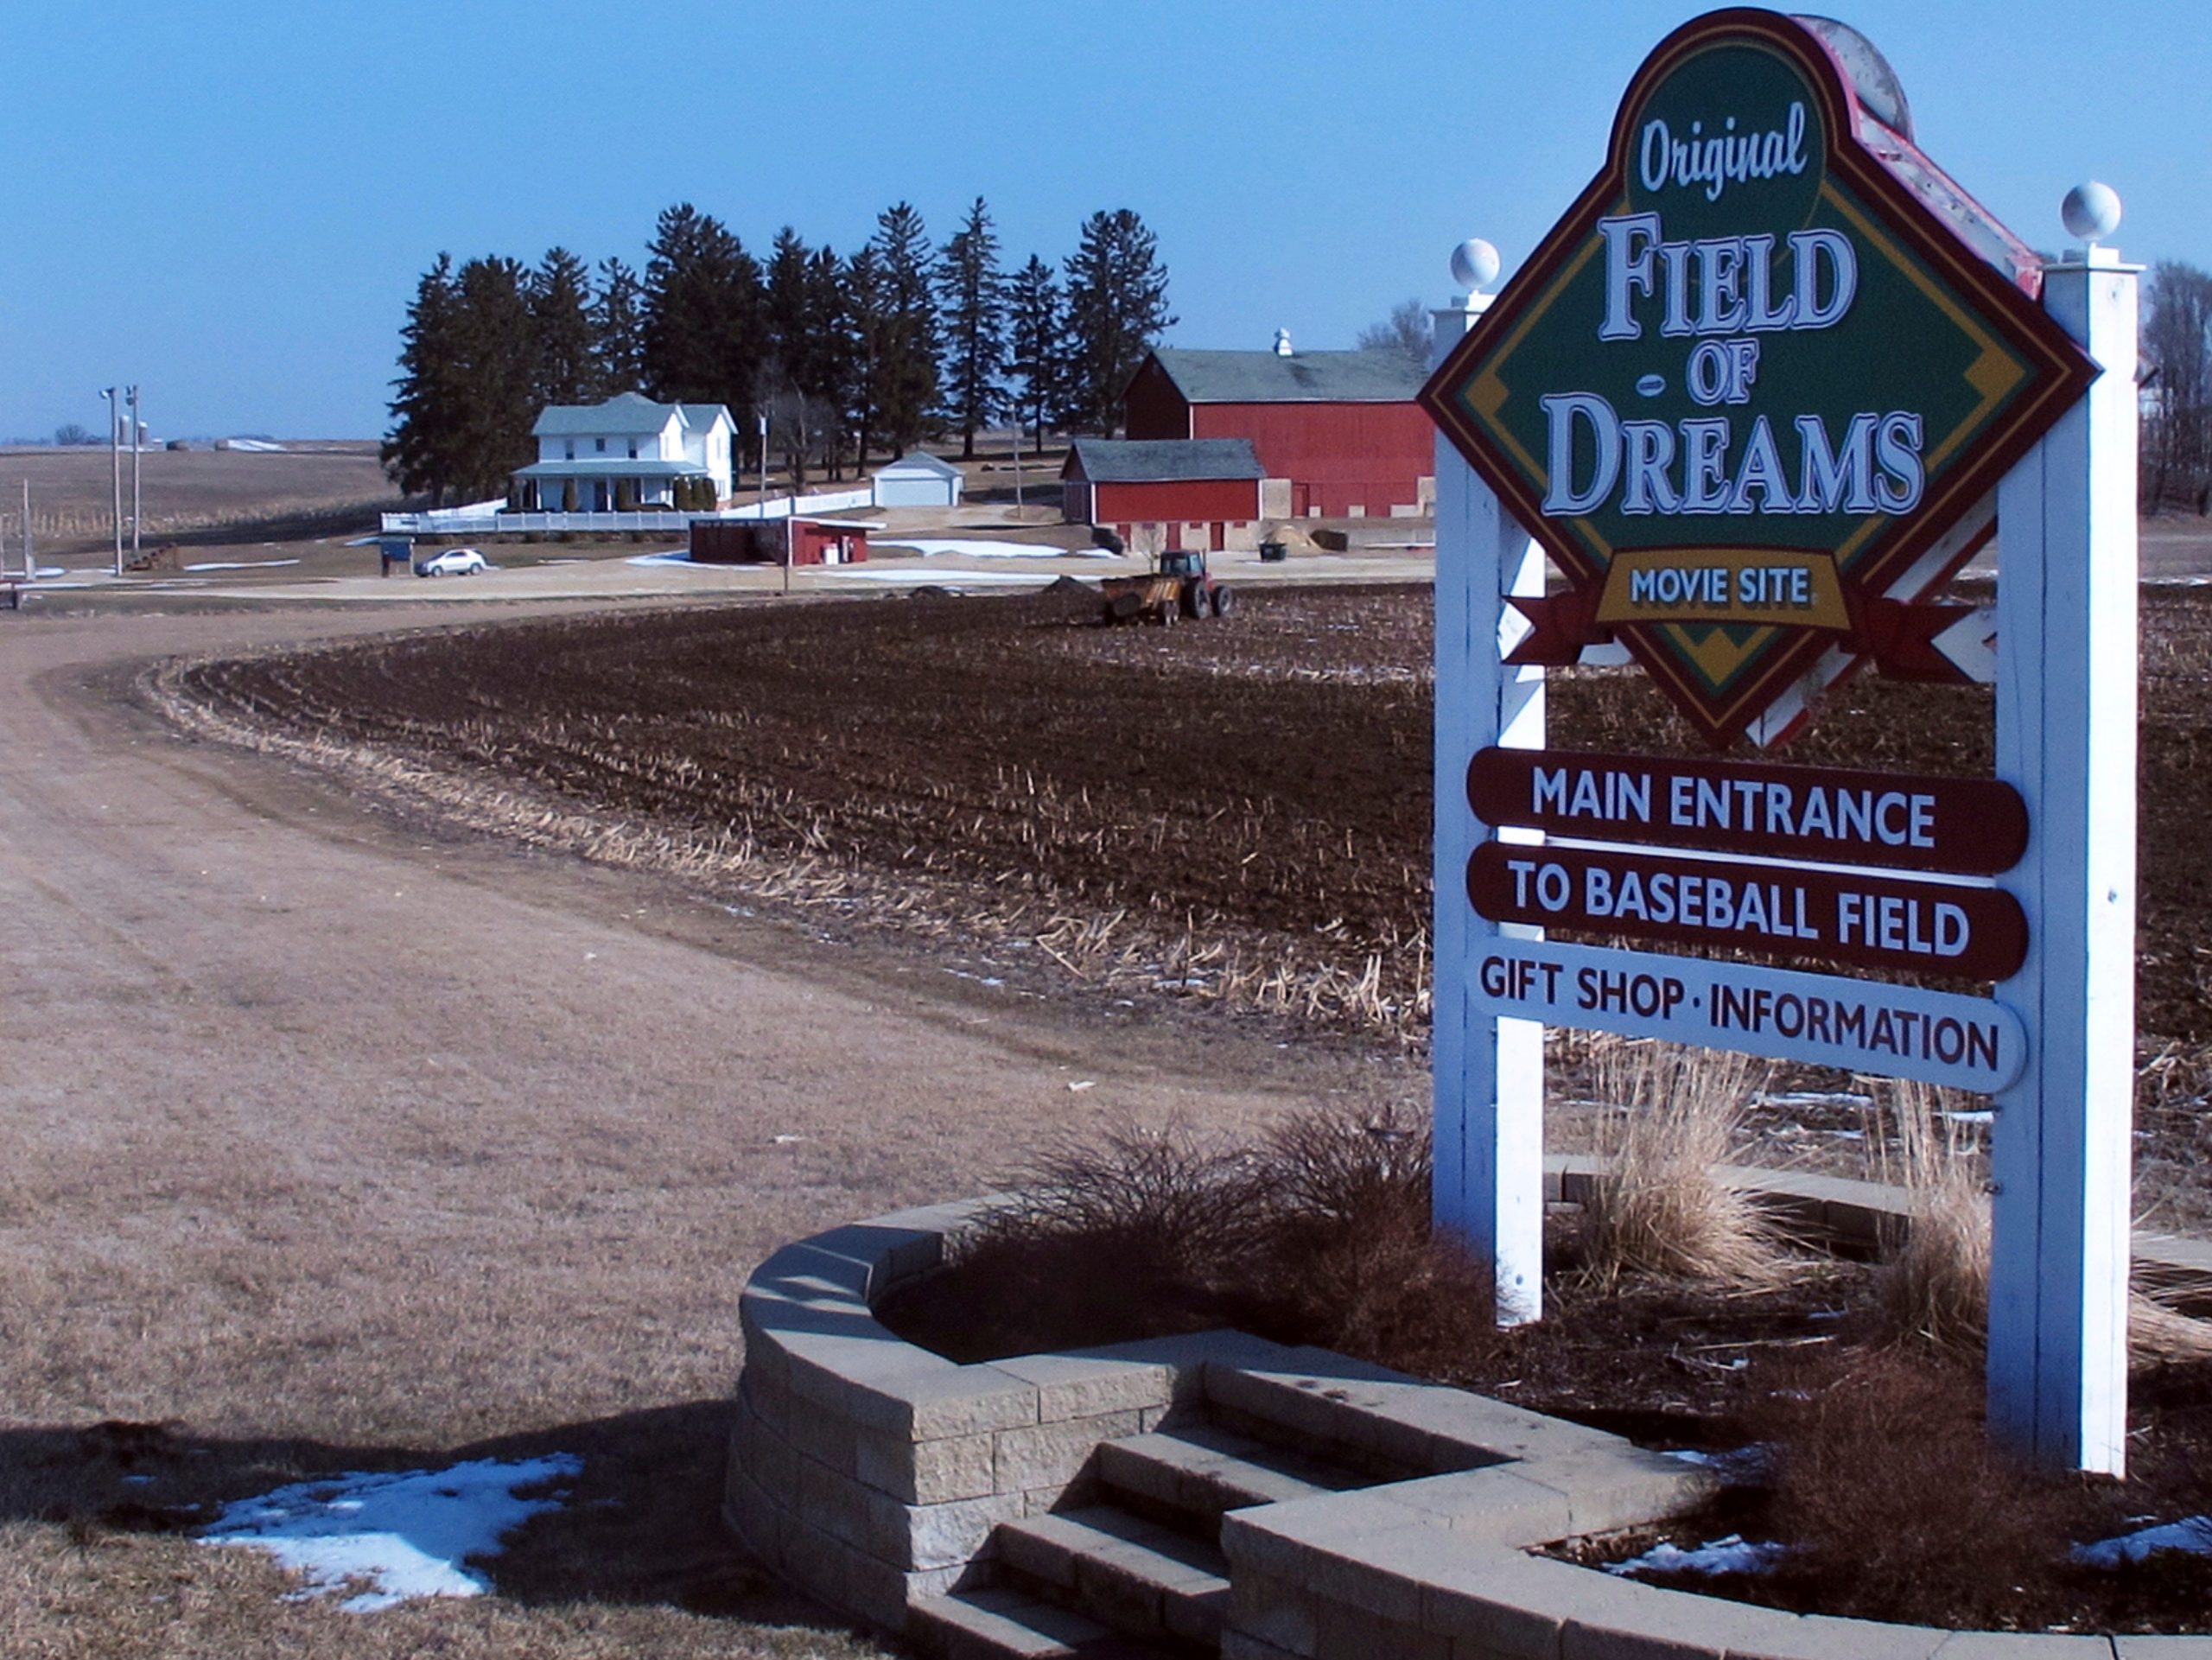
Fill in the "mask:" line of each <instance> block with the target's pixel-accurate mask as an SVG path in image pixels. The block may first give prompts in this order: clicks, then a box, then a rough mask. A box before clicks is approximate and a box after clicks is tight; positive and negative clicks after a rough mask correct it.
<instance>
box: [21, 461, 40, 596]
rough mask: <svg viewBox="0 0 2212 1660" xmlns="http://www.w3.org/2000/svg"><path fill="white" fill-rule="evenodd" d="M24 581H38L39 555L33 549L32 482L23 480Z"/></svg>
mask: <svg viewBox="0 0 2212 1660" xmlns="http://www.w3.org/2000/svg"><path fill="white" fill-rule="evenodd" d="M23 580H24V581H25V582H36V581H37V580H38V555H37V553H36V552H35V550H33V549H32V547H31V481H30V480H29V479H25V480H23Z"/></svg>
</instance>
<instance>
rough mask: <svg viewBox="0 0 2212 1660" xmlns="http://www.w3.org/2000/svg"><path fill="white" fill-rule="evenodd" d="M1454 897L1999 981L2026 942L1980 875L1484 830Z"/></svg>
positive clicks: (1532, 917) (1538, 921) (1503, 916)
mask: <svg viewBox="0 0 2212 1660" xmlns="http://www.w3.org/2000/svg"><path fill="white" fill-rule="evenodd" d="M1467 898H1468V899H1469V900H1470V901H1471V902H1472V904H1473V905H1474V907H1475V909H1476V911H1477V912H1478V913H1480V914H1482V915H1483V916H1485V917H1488V918H1489V919H1491V921H1492V922H1522V923H1534V924H1535V925H1537V926H1539V927H1543V928H1567V929H1573V930H1574V931H1576V932H1583V933H1600V934H1613V935H1618V936H1621V937H1623V938H1630V939H1667V940H1678V941H1681V942H1682V943H1685V944H1693V945H1706V946H1718V947H1722V948H1726V949H1732V950H1736V951H1766V952H1771V953H1773V954H1775V955H1777V956H1783V957H1798V958H1805V959H1809V960H1813V961H1817V962H1826V963H1848V964H1857V965H1858V966H1860V967H1863V968H1872V969H1917V970H1921V971H1922V972H1923V973H1930V974H1943V975H1950V976H1955V977H1957V978H1959V979H1962V980H2003V979H2006V978H2009V977H2010V976H2012V974H2014V973H2015V972H2017V971H2018V969H2019V966H2020V964H2021V962H2022V960H2023V959H2024V957H2026V956H2027V951H2028V921H2027V918H2026V916H2025V915H2024V913H2022V911H2021V909H2020V903H2019V901H2018V900H2016V899H2014V898H2013V897H2012V895H2011V894H2007V893H2004V892H2002V891H2000V890H1999V889H1997V888H1993V887H1961V886H1959V885H1957V884H1955V883H1952V882H1931V881H1913V880H1911V879H1910V878H1903V877H1896V876H1880V875H1873V874H1872V873H1871V872H1869V873H1865V874H1861V873H1858V872H1849V871H1835V870H1808V869H1806V868H1803V867H1802V866H1796V865H1775V864H1766V863H1761V862H1753V861H1749V860H1745V861H1734V860H1719V859H1681V858H1668V857H1665V856H1662V855H1644V854H1637V853H1612V852H1606V851H1601V850H1599V849H1588V848H1565V847H1558V846H1546V847H1524V846H1518V845H1516V844H1514V843H1506V842H1485V843H1483V844H1482V846H1480V847H1478V848H1477V849H1475V854H1474V857H1473V858H1471V859H1470V860H1469V861H1468V862H1467Z"/></svg>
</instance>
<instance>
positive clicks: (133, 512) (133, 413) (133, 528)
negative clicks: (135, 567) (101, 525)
mask: <svg viewBox="0 0 2212 1660" xmlns="http://www.w3.org/2000/svg"><path fill="white" fill-rule="evenodd" d="M138 448H139V445H138V389H137V387H136V386H133V387H132V388H131V389H130V562H131V563H133V564H136V563H137V562H138Z"/></svg>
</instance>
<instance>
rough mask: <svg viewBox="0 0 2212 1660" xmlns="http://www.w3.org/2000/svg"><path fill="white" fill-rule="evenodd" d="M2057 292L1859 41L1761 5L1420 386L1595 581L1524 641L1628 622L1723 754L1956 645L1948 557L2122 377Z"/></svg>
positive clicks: (1569, 656)
mask: <svg viewBox="0 0 2212 1660" xmlns="http://www.w3.org/2000/svg"><path fill="white" fill-rule="evenodd" d="M1816 29H1818V30H1820V31H1821V32H1819V33H1816V32H1815V30H1816ZM1839 52H1842V53H1846V54H1850V55H1851V58H1852V63H1851V67H1852V68H1853V69H1856V70H1857V71H1858V72H1859V74H1860V75H1861V77H1862V79H1864V80H1866V83H1867V85H1866V92H1865V94H1864V96H1863V98H1862V93H1861V92H1860V91H1859V89H1858V88H1855V87H1854V86H1853V80H1852V77H1851V74H1850V73H1847V68H1846V64H1845V60H1843V59H1842V58H1840V57H1839V55H1838V54H1839ZM2041 282H2042V277H2041V270H2040V266H2039V264H2038V262H2037V258H2036V256H2035V255H2034V254H2033V253H2031V251H2029V250H2028V249H2027V248H2026V247H2025V246H2024V245H2022V244H2021V243H2020V242H2019V241H2018V239H2016V238H2014V237H2012V235H2011V233H2010V232H2006V231H2005V229H2004V228H2003V227H2002V226H1999V224H1997V222H1996V221H1995V220H1994V219H1992V218H1991V217H1990V216H1989V215H1988V214H1987V213H1986V212H1985V211H1984V210H1982V209H1981V208H1980V207H1979V206H1977V205H1976V204H1975V203H1974V201H1973V200H1972V199H1971V198H1969V197H1967V195H1966V194H1964V193H1963V192H1962V191H1961V190H1960V189H1959V188H1957V187H1956V186H1955V185H1954V184H1953V183H1952V182H1951V181H1950V180H1949V179H1948V177H1947V176H1946V175H1944V174H1943V173H1942V170H1941V169H1938V168H1937V167H1936V165H1935V164H1934V163H1933V162H1929V160H1928V159H1927V157H1925V156H1923V155H1922V154H1921V153H1920V151H1919V150H1918V149H1916V148H1915V146H1914V145H1913V143H1912V141H1911V137H1910V117H1909V116H1908V115H1907V114H1906V113H1905V111H1904V99H1903V97H1902V94H1901V93H1899V92H1897V90H1896V87H1895V85H1894V83H1893V82H1891V81H1889V80H1887V79H1886V67H1885V66H1882V65H1881V64H1880V60H1878V58H1873V57H1872V53H1871V48H1865V47H1864V43H1863V42H1861V41H1859V40H1858V38H1857V37H1856V36H1854V35H1849V34H1848V32H1847V31H1840V30H1836V29H1834V27H1833V26H1831V25H1826V24H1821V23H1808V22H1800V21H1798V20H1796V19H1793V18H1789V17H1785V16H1781V15H1779V14H1777V13H1772V12H1764V11H1753V10H1730V11H1722V12H1715V13H1713V14H1711V15H1709V16H1705V17H1701V18H1699V19H1697V20H1695V21H1694V22H1690V23H1688V24H1687V25H1685V26H1684V27H1683V28H1682V29H1678V30H1677V31H1676V32H1675V34H1674V35H1670V36H1669V38H1668V39H1667V40H1666V41H1663V42H1662V44H1661V45H1660V47H1659V48H1658V49H1657V50H1656V52H1654V53H1653V54H1651V56H1650V57H1649V59H1648V60H1646V61H1645V63H1644V65H1643V68H1642V69H1641V70H1639V71H1638V72H1637V76H1636V79H1635V80H1634V82H1633V83H1632V84H1631V85H1630V87H1629V90H1628V93H1627V96H1626V97H1625V98H1624V100H1623V101H1622V104H1621V107H1620V111H1619V114H1618V116H1617V117H1616V118H1615V121H1614V125H1613V134H1612V143H1611V148H1610V149H1609V151H1608V153H1607V156H1606V162H1605V169H1604V170H1603V171H1602V172H1600V173H1599V175H1598V176H1597V178H1596V179H1594V180H1593V181H1592V182H1591V184H1590V186H1589V188H1587V189H1586V190H1585V191H1584V192H1583V193H1582V195H1581V196H1580V199H1579V200H1577V201H1576V202H1575V204H1574V206H1573V208H1572V209H1571V210H1570V211H1569V212H1568V213H1567V216H1566V217H1565V218H1564V219H1561V220H1560V222H1559V224H1558V225H1557V226H1554V228H1553V230H1552V232H1551V233H1550V234H1549V235H1548V236H1547V237H1546V238H1545V239H1544V240H1543V242H1542V244H1541V245H1540V246H1539V247H1538V248H1537V249H1536V251H1535V253H1534V254H1533V255H1531V256H1530V258H1529V262H1528V263H1527V264H1526V265H1524V266H1523V267H1522V270H1520V272H1519V273H1518V274H1517V275H1516V277H1515V278H1514V280H1513V281H1512V283H1510V284H1509V285H1508V287H1507V288H1506V289H1505V290H1504V292H1503V294H1501V295H1500V296H1498V298H1497V302H1496V303H1495V304H1493V305H1492V306H1491V309H1490V311H1489V312H1488V314H1487V315H1484V318H1483V319H1482V321H1480V322H1479V323H1478V325H1477V326H1476V327H1475V328H1472V329H1471V331H1470V332H1469V333H1468V334H1467V337H1466V339H1465V340H1463V341H1462V342H1461V343H1460V345H1459V347H1458V348H1457V349H1455V350H1454V351H1453V352H1452V354H1451V356H1450V357H1449V358H1447V359H1446V361H1445V363H1444V364H1443V366H1441V367H1440V369H1439V370H1438V371H1437V372H1436V374H1435V376H1434V377H1433V378H1432V379H1431V380H1430V382H1429V384H1428V385H1427V388H1426V389H1425V390H1424V391H1422V393H1421V402H1422V404H1424V405H1425V406H1426V407H1427V410H1428V411H1429V413H1430V414H1431V415H1432V416H1433V417H1434V419H1435V421H1436V423H1437V424H1438V425H1439V426H1440V428H1441V429H1443V430H1444V432H1445V433H1446V435H1447V436H1449V437H1450V438H1451V439H1452V442H1453V443H1454V445H1455V446H1457V448H1459V450H1460V452H1461V453H1462V454H1464V455H1465V456H1466V457H1467V459H1468V461H1470V462H1471V464H1472V465H1473V466H1474V467H1475V468H1476V470H1477V471H1478V473H1480V474H1482V476H1483V478H1484V480H1486V481H1487V482H1488V483H1489V484H1490V486H1491V488H1493V489H1494V490H1496V491H1497V493H1498V495H1499V497H1500V498H1501V499H1503V501H1504V503H1505V504H1506V506H1508V507H1509V508H1510V511H1511V512H1513V513H1514V515H1515V516H1516V518H1518V519H1519V520H1520V521H1521V523H1522V525H1525V526H1526V527H1527V528H1528V529H1529V531H1530V533H1531V534H1533V535H1534V536H1535V537H1537V538H1538V539H1539V540H1540V541H1541V543H1542V544H1543V545H1544V547H1545V549H1546V550H1547V551H1548V553H1549V554H1550V555H1551V556H1552V557H1553V558H1554V561H1555V562H1556V563H1558V565H1559V566H1560V569H1561V570H1562V571H1563V572H1564V573H1565V575H1566V576H1567V582H1568V591H1567V593H1566V594H1564V595H1559V596H1556V597H1554V599H1551V600H1549V601H1516V603H1517V604H1519V605H1520V606H1521V607H1522V609H1523V610H1524V611H1526V612H1527V613H1529V616H1530V620H1532V621H1533V622H1534V623H1535V632H1534V633H1533V634H1532V636H1531V638H1530V639H1529V640H1528V641H1526V642H1524V643H1523V645H1522V647H1521V648H1520V650H1519V652H1518V653H1516V656H1517V658H1518V659H1519V660H1522V661H1560V662H1571V661H1573V658H1574V655H1575V654H1576V653H1578V652H1580V649H1581V647H1582V646H1583V645H1585V644H1588V643H1592V642H1597V641H1603V640H1607V639H1618V640H1619V641H1620V642H1621V643H1622V644H1624V645H1625V646H1627V648H1628V649H1629V651H1630V652H1631V653H1632V654H1633V655H1634V656H1635V657H1636V658H1637V660H1638V661H1639V662H1641V663H1642V664H1643V666H1644V667H1645V669H1646V670H1648V671H1649V672H1650V673H1651V675H1652V676H1653V677H1655V678H1656V680H1657V681H1658V683H1659V684H1660V685H1661V687H1662V689H1663V690H1665V691H1666V692H1667V694H1668V695H1669V696H1670V697H1671V698H1673V700H1674V701H1675V703H1676V705H1677V706H1678V707H1680V708H1681V710H1682V711H1683V713H1684V714H1685V715H1687V716H1688V717H1689V718H1690V719H1691V721H1692V722H1694V723H1695V725H1696V726H1697V727H1698V728H1699V729H1700V731H1701V732H1703V733H1704V734H1705V735H1706V737H1707V739H1708V741H1711V742H1712V743H1713V744H1714V745H1715V746H1716V747H1726V746H1727V745H1728V744H1729V743H1731V742H1732V741H1733V740H1734V738H1735V737H1736V736H1737V735H1738V734H1739V733H1741V732H1742V731H1743V730H1744V728H1745V726H1746V725H1747V724H1749V723H1750V722H1752V721H1754V720H1756V719H1757V718H1758V716H1759V715H1760V714H1761V712H1762V711H1764V709H1767V708H1768V707H1769V706H1770V704H1771V703H1774V701H1775V700H1776V699H1777V697H1778V696H1781V695H1782V694H1783V692H1784V691H1785V690H1788V689H1789V687H1790V685H1791V684H1792V683H1793V682H1794V681H1796V679H1798V677H1801V676H1802V675H1803V674H1804V672H1805V671H1806V670H1807V669H1808V667H1809V666H1810V665H1812V664H1813V663H1814V662H1815V659H1817V658H1820V657H1821V655H1822V654H1823V653H1824V652H1827V650H1828V648H1829V647H1831V646H1840V647H1841V648H1843V649H1844V650H1845V651H1846V652H1852V653H1855V654H1858V655H1859V656H1862V657H1868V658H1873V659H1874V660H1875V661H1876V662H1877V663H1878V664H1880V665H1883V666H1885V668H1889V669H1891V670H1893V671H1900V672H1906V673H1911V672H1915V671H1925V670H1926V667H1927V665H1929V664H1936V665H1941V664H1942V658H1941V657H1940V655H1938V654H1934V653H1931V652H1929V651H1927V650H1926V649H1925V647H1926V642H1927V638H1928V637H1929V636H1930V635H1932V634H1933V633H1936V632H1939V631H1941V630H1942V629H1943V628H1945V627H1948V626H1949V625H1950V624H1951V622H1952V621H1953V620H1955V619H1954V617H1953V616H1952V615H1951V614H1949V613H1948V612H1942V611H1938V610H1936V609H1934V608H1930V607H1916V606H1913V605H1911V604H1910V603H1909V601H1913V600H1916V599H1920V598H1923V597H1924V595H1925V593H1926V591H1928V590H1929V588H1932V587H1933V586H1935V585H1936V584H1937V583H1939V582H1941V581H1942V579H1944V578H1947V577H1948V576H1949V575H1950V574H1951V572H1952V571H1953V570H1954V569H1956V567H1957V566H1958V564H1960V563H1963V562H1964V560H1965V558H1966V557H1967V555H1968V554H1970V553H1971V552H1972V551H1973V550H1974V546H1976V545H1978V541H1977V540H1976V539H1972V538H1955V540H1956V541H1957V542H1958V544H1959V545H1958V548H1957V550H1956V551H1955V557H1952V558H1949V559H1948V560H1946V561H1943V562H1941V563H1942V569H1938V570H1937V571H1936V572H1935V574H1934V577H1933V580H1932V581H1931V580H1927V579H1926V578H1927V572H1926V561H1925V556H1927V555H1928V554H1929V550H1930V548H1931V546H1933V545H1934V544H1936V542H1937V540H1938V538H1939V537H1942V536H1943V534H1944V532H1945V531H1947V530H1948V529H1950V528H1951V527H1952V526H1954V525H1956V524H1958V523H1959V522H1960V521H1961V520H1962V519H1964V518H1967V515H1969V514H1970V513H1972V512H1974V510H1975V508H1976V507H1977V506H1979V505H1980V504H1981V503H1982V502H1983V501H1984V499H1985V498H1986V496H1987V494H1988V493H1989V492H1990V491H1991V490H1992V489H1993V487H1994V486H1995V485H1996V483H1997V480H1999V478H2000V477H2001V476H2002V475H2003V474H2004V473H2005V469H2006V468H2007V467H2010V466H2011V465H2012V462H2013V461H2016V460H2017V459H2018V457H2019V456H2020V455H2021V454H2022V453H2023V452H2024V450H2025V449H2026V448H2028V447H2029V446H2030V445H2031V444H2032V443H2033V442H2035V441H2036V439H2037V438H2038V437H2040V436H2042V435H2043V433H2044V431H2045V430H2047V429H2049V427H2050V423H2052V422H2053V421H2055V420H2056V419H2057V418H2058V417H2059V415H2060V414H2061V413H2063V411H2064V410H2066V409H2067V408H2068V406H2069V405H2070V404H2073V403H2074V402H2075V399H2076V398H2079V397H2080V396H2081V394H2082V391H2083V390H2084V389H2085V388H2086V387H2087V386H2088V384H2089V382H2090V381H2091V380H2092V379H2094V378H2095V375H2096V372H2097V371H2096V366H2094V364H2093V363H2091V362H2090V361H2089V360H2088V359H2087V358H2086V357H2085V356H2084V355H2083V354H2082V352H2081V351H2080V349H2079V348H2078V347H2075V344H2074V343H2073V341H2072V340H2069V338H2068V337H2067V335H2066V334H2065V332H2064V331H2063V329H2062V328H2059V327H2058V326H2057V324H2056V323H2055V322H2054V321H2052V320H2051V319H2050V317H2049V316H2047V315H2045V314H2044V310H2043V308H2041V307H2040V306H2039V305H2038V304H2037V302H2036V301H2035V299H2034V297H2033V296H2035V295H2036V294H2037V293H2038V292H2039V291H2040V287H2041ZM1916 566H1920V567H1921V568H1922V578H1923V579H1922V580H1919V581H1917V582H1916V584H1915V588H1916V591H1915V592H1912V593H1910V594H1905V595H1898V594H1897V593H1895V592H1894V591H1893V588H1894V585H1895V584H1897V582H1899V581H1900V579H1901V578H1903V577H1904V576H1905V574H1906V573H1907V572H1909V571H1912V570H1913V569H1915V567H1916ZM1901 601H1908V602H1901Z"/></svg>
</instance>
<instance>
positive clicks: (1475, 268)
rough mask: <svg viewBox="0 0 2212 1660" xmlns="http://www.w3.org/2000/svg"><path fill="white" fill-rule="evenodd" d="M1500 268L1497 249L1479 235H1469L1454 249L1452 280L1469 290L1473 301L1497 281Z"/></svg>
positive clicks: (1468, 292) (1468, 293)
mask: <svg viewBox="0 0 2212 1660" xmlns="http://www.w3.org/2000/svg"><path fill="white" fill-rule="evenodd" d="M1500 269H1501V262H1500V261H1499V259H1498V257H1497V249H1496V248H1494V247H1492V246H1491V245H1490V244H1489V243H1487V242H1485V241H1484V240H1483V239H1481V238H1480V237H1478V236H1471V237H1469V238H1468V239H1466V240H1465V242H1462V243H1461V244H1460V245H1459V246H1458V247H1456V248H1454V249H1452V281H1453V282H1455V283H1459V286H1460V287H1461V288H1463V289H1466V290H1467V297H1468V299H1469V300H1472V299H1473V298H1474V297H1475V296H1477V295H1478V294H1480V293H1481V292H1482V291H1483V290H1484V289H1486V288H1488V287H1489V286H1490V285H1491V283H1495V282H1496V281H1497V273H1498V271H1499V270H1500ZM1470 309H1474V308H1473V307H1470Z"/></svg>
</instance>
